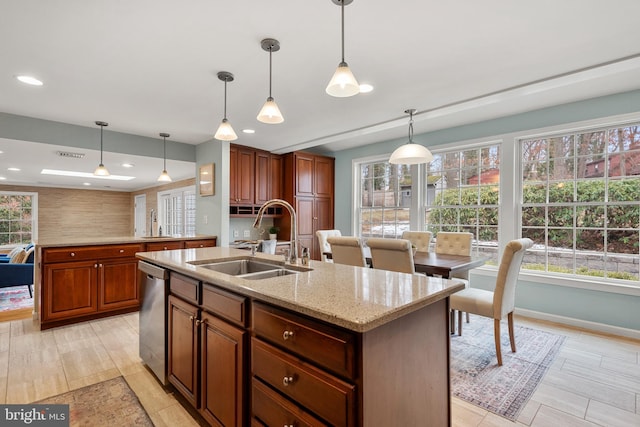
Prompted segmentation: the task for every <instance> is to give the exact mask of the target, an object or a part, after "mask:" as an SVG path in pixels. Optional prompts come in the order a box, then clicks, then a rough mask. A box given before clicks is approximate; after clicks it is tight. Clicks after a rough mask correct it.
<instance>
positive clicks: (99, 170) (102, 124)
mask: <svg viewBox="0 0 640 427" xmlns="http://www.w3.org/2000/svg"><path fill="white" fill-rule="evenodd" d="M96 124H97V125H98V126H100V164H99V165H98V167H97V168H96V170H94V171H93V174H94V175H96V176H109V175H110V173H109V171H108V170H107V168H105V167H104V164H102V130H103V129H104V127H105V126H109V123H107V122H96Z"/></svg>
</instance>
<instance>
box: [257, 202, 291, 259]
mask: <svg viewBox="0 0 640 427" xmlns="http://www.w3.org/2000/svg"><path fill="white" fill-rule="evenodd" d="M273 205H282V206H284V207H285V208H287V210H288V211H289V214H290V215H291V242H290V246H291V248H290V251H289V262H290V263H291V264H296V263H297V262H298V225H297V224H298V217H297V216H296V211H295V210H294V209H293V206H291V205H290V204H289V202H287V201H286V200H282V199H271V200H269V201H267V202H265V204H264V205H262V206H261V207H260V209H259V210H258V215H257V216H256V220H255V221H254V222H253V228H258V227H260V224H261V223H262V216H263V215H264V211H265V210H266V209H267V208H268V207H270V206H273Z"/></svg>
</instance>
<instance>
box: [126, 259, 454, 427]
mask: <svg viewBox="0 0 640 427" xmlns="http://www.w3.org/2000/svg"><path fill="white" fill-rule="evenodd" d="M137 257H138V258H140V259H141V260H143V261H144V262H147V263H150V264H154V265H156V266H159V267H163V268H165V269H167V270H169V283H168V287H169V294H170V295H169V298H168V304H167V314H168V315H167V332H166V333H167V339H168V344H167V347H168V348H167V353H168V364H167V374H168V377H169V381H170V382H171V384H173V385H174V386H175V387H176V389H177V390H178V391H179V392H180V393H181V394H182V395H183V396H184V397H185V398H186V399H187V401H189V402H190V404H191V405H193V406H194V408H196V409H197V410H198V411H199V413H200V414H201V415H202V416H203V417H204V419H205V420H207V421H208V422H209V423H210V424H212V425H225V426H248V425H252V426H253V425H256V426H261V425H280V426H281V425H310V426H315V425H338V426H392V425H405V426H417V425H420V426H450V425H451V412H450V408H451V402H450V383H449V332H448V311H449V299H448V297H449V295H451V294H452V293H454V292H457V291H459V290H461V289H463V288H464V285H463V284H462V283H460V282H456V281H448V280H443V279H440V278H434V277H427V276H422V275H409V274H404V273H395V272H389V271H384V270H375V269H368V268H360V267H351V266H345V265H336V264H332V263H324V262H320V261H310V262H309V264H308V265H307V266H303V265H301V264H295V265H291V264H285V263H284V260H283V257H282V256H276V255H266V254H260V253H259V254H257V255H256V256H255V257H252V256H250V255H248V254H247V253H246V251H242V250H237V249H231V248H221V247H216V248H204V249H194V250H173V251H163V252H146V253H138V254H137ZM241 259H244V260H250V261H249V262H250V263H255V262H259V263H267V264H271V265H272V266H274V267H279V268H283V269H285V270H287V274H286V275H277V276H275V277H270V278H260V279H257V278H258V277H266V276H265V275H263V274H262V273H249V274H242V276H234V275H231V274H227V273H228V272H227V273H224V272H221V271H222V270H221V269H220V268H218V269H217V270H218V271H216V270H215V269H211V266H210V264H216V263H220V262H222V261H230V260H241ZM231 264H233V263H231ZM236 264H237V263H236ZM252 276H253V277H252ZM252 279H256V280H252Z"/></svg>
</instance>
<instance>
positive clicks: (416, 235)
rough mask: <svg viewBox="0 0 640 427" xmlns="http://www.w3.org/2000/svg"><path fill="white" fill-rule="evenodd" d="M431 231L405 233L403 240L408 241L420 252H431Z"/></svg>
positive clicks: (403, 233)
mask: <svg viewBox="0 0 640 427" xmlns="http://www.w3.org/2000/svg"><path fill="white" fill-rule="evenodd" d="M432 235H433V234H432V233H431V232H430V231H403V232H402V238H403V239H407V240H409V241H410V242H411V244H412V245H413V246H415V247H416V248H417V250H418V251H420V252H429V244H430V243H431V236H432Z"/></svg>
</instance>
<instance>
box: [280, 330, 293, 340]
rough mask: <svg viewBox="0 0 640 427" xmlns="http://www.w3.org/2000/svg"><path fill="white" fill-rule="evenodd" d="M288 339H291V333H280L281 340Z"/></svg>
mask: <svg viewBox="0 0 640 427" xmlns="http://www.w3.org/2000/svg"><path fill="white" fill-rule="evenodd" d="M289 338H293V331H284V332H283V333H282V339H283V340H285V341H286V340H288V339H289Z"/></svg>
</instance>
